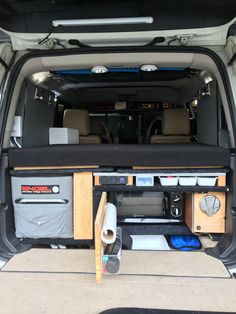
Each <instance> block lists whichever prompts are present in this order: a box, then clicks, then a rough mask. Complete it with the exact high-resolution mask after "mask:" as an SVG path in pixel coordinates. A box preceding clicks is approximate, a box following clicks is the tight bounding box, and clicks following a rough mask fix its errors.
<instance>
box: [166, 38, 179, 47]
mask: <svg viewBox="0 0 236 314" xmlns="http://www.w3.org/2000/svg"><path fill="white" fill-rule="evenodd" d="M176 40H178V38H174V39H171V40H170V41H169V42H168V46H170V44H171V43H172V42H173V41H176Z"/></svg>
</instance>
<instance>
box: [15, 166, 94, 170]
mask: <svg viewBox="0 0 236 314" xmlns="http://www.w3.org/2000/svg"><path fill="white" fill-rule="evenodd" d="M90 168H91V169H94V168H99V166H55V167H54V166H47V167H14V170H55V169H90Z"/></svg>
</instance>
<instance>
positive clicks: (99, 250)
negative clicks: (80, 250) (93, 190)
mask: <svg viewBox="0 0 236 314" xmlns="http://www.w3.org/2000/svg"><path fill="white" fill-rule="evenodd" d="M106 203H107V193H106V192H103V193H102V197H101V200H100V203H99V207H98V211H97V216H96V219H95V223H94V232H95V262H96V282H97V283H100V282H101V281H102V254H103V248H104V246H103V242H102V239H101V232H102V225H103V220H104V216H105V205H106Z"/></svg>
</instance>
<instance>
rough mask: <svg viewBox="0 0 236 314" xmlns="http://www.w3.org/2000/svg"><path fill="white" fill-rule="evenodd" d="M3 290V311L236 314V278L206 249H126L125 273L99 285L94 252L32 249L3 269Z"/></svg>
mask: <svg viewBox="0 0 236 314" xmlns="http://www.w3.org/2000/svg"><path fill="white" fill-rule="evenodd" d="M145 256H146V257H145ZM176 263H177V264H176ZM171 269H172V272H171V274H168V271H170V270H171ZM127 273H131V274H129V275H128V274H127ZM152 273H153V274H152ZM147 274H148V275H147ZM207 276H208V277H209V278H207ZM0 289H1V296H0V302H1V314H16V313H23V314H32V313H34V314H39V313H40V314H41V313H44V314H49V313H50V314H58V313H62V314H72V313H73V314H74V313H75V312H76V313H80V314H93V313H94V314H95V313H100V312H101V311H103V310H107V309H111V308H114V307H140V308H141V307H142V308H154V309H155V308H159V309H160V308H162V309H177V310H193V311H217V312H223V311H225V312H236V303H235V291H236V280H235V279H233V278H231V277H230V276H229V274H228V272H227V270H226V269H225V268H224V266H223V264H222V263H221V262H220V261H218V260H216V259H214V258H212V257H209V256H207V255H206V254H204V253H203V252H169V251H168V252H140V251H136V252H134V251H133V252H131V251H123V255H122V269H121V275H117V276H104V277H103V280H102V283H100V284H96V282H95V275H94V251H89V250H52V249H50V250H47V249H32V250H30V251H28V252H25V253H22V254H19V255H17V256H15V257H13V258H12V259H11V260H10V261H9V262H8V263H7V264H6V265H5V266H4V267H3V268H2V271H1V272H0Z"/></svg>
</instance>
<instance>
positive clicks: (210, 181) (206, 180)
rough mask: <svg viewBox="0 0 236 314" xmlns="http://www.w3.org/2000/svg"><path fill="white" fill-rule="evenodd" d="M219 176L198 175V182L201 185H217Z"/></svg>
mask: <svg viewBox="0 0 236 314" xmlns="http://www.w3.org/2000/svg"><path fill="white" fill-rule="evenodd" d="M216 180H217V177H198V179H197V183H198V185H201V186H215V185H216Z"/></svg>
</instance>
